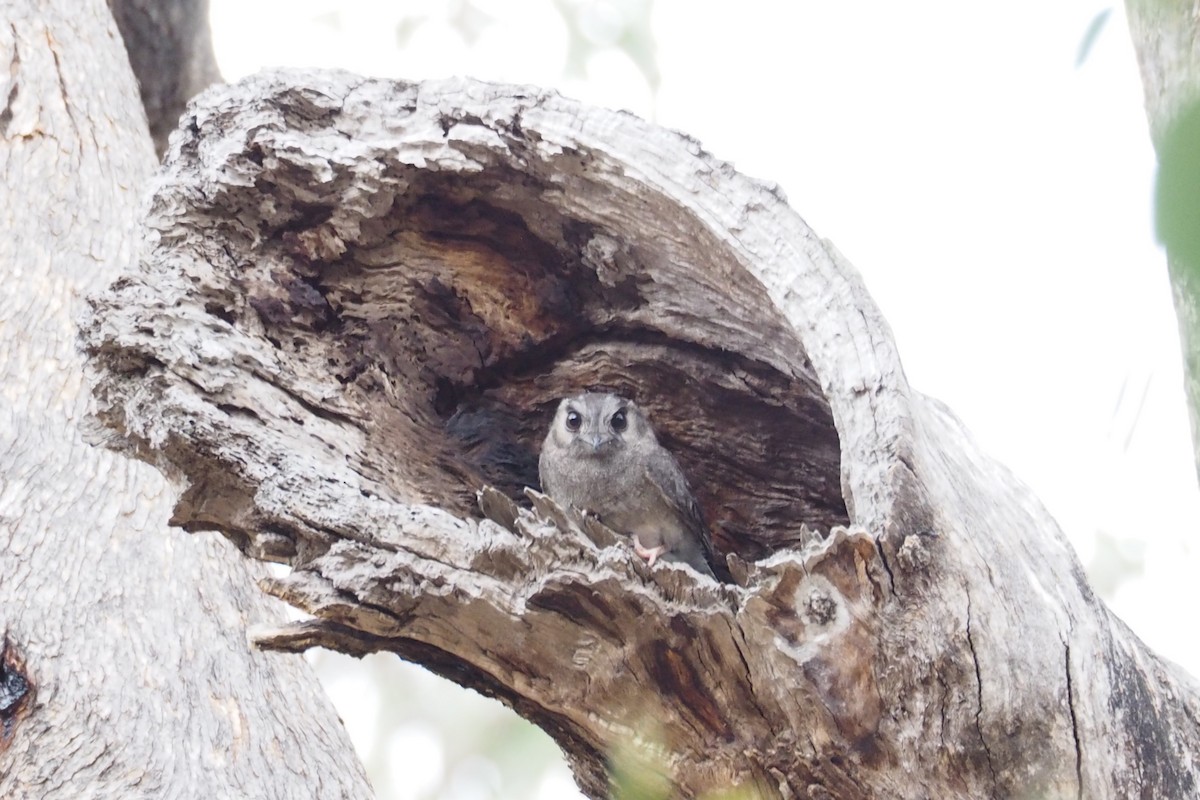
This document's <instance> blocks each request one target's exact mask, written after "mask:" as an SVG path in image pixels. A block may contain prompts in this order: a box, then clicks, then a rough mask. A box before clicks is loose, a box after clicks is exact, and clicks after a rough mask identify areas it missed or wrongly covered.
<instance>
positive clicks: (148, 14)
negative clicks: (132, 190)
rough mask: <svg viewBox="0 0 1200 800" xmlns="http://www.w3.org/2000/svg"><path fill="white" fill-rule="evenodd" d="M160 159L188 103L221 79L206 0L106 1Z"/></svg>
mask: <svg viewBox="0 0 1200 800" xmlns="http://www.w3.org/2000/svg"><path fill="white" fill-rule="evenodd" d="M109 5H110V6H111V7H112V13H113V17H114V18H115V19H116V21H117V28H118V29H119V30H120V31H121V38H122V39H123V40H124V42H125V49H126V51H127V52H128V53H129V63H130V65H131V66H132V67H133V74H134V75H135V76H137V82H138V89H139V91H140V93H141V96H142V105H143V106H144V107H145V109H146V118H147V120H149V122H150V136H151V137H153V139H154V149H155V150H156V151H157V152H158V154H159V156H161V155H162V154H163V153H164V152H165V151H166V149H167V137H168V136H169V135H170V134H171V131H173V130H175V128H176V126H177V125H178V124H179V116H180V114H182V113H183V109H184V107H185V106H186V105H187V102H188V100H191V99H192V98H193V97H195V96H196V95H197V94H199V93H200V92H201V91H202V90H204V89H206V88H207V87H209V86H211V85H212V84H214V83H217V82H218V81H220V80H221V71H220V69H219V68H218V67H217V59H216V56H215V55H214V54H213V48H212V36H211V34H210V30H209V26H208V0H109Z"/></svg>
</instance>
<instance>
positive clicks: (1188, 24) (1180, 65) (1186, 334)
mask: <svg viewBox="0 0 1200 800" xmlns="http://www.w3.org/2000/svg"><path fill="white" fill-rule="evenodd" d="M1125 9H1126V13H1127V14H1128V15H1129V30H1130V34H1131V35H1132V38H1133V46H1134V49H1135V50H1136V51H1137V57H1138V65H1139V66H1140V68H1141V73H1142V87H1143V89H1144V91H1145V97H1146V117H1147V118H1148V120H1149V122H1150V138H1151V139H1152V140H1153V142H1154V149H1155V151H1156V152H1157V153H1158V159H1159V179H1158V191H1157V193H1156V195H1157V196H1156V205H1157V208H1156V210H1155V214H1156V216H1157V218H1158V220H1157V221H1158V225H1157V227H1158V231H1159V236H1160V238H1161V239H1162V240H1163V242H1164V244H1165V245H1166V248H1167V267H1168V274H1169V275H1170V278H1171V298H1172V300H1173V301H1174V303H1175V315H1176V316H1177V317H1178V319H1179V336H1180V340H1181V342H1182V346H1183V362H1184V363H1183V366H1184V387H1185V388H1186V391H1187V399H1188V416H1189V418H1190V419H1191V423H1192V449H1193V452H1194V456H1195V457H1194V460H1195V462H1196V469H1197V472H1198V473H1200V46H1198V44H1197V43H1200V14H1198V13H1197V9H1196V6H1195V4H1194V3H1184V2H1178V0H1126V3H1125Z"/></svg>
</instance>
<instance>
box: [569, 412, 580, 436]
mask: <svg viewBox="0 0 1200 800" xmlns="http://www.w3.org/2000/svg"><path fill="white" fill-rule="evenodd" d="M582 424H583V416H582V415H581V414H580V413H579V412H578V411H568V412H567V430H569V431H571V432H572V433H574V432H575V431H577V430H579V426H580V425H582Z"/></svg>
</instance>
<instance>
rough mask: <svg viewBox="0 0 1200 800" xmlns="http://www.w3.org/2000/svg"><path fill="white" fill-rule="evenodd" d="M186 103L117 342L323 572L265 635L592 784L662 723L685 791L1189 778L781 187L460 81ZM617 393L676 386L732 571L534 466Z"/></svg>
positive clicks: (1147, 788)
mask: <svg viewBox="0 0 1200 800" xmlns="http://www.w3.org/2000/svg"><path fill="white" fill-rule="evenodd" d="M185 127H186V129H187V131H188V134H187V135H186V136H184V137H181V138H179V139H177V140H176V142H175V143H174V145H173V148H172V151H171V152H170V153H169V154H168V158H167V166H166V169H165V172H164V174H163V175H162V177H161V179H160V181H159V184H158V186H157V190H156V193H155V195H154V199H153V203H152V206H151V208H150V210H149V214H148V217H147V228H146V232H145V239H146V248H145V251H144V253H143V255H142V258H141V261H140V265H139V268H138V269H137V271H136V272H134V273H132V274H130V275H128V276H127V277H125V278H124V279H123V280H121V281H120V282H119V283H118V284H116V285H115V286H114V287H112V289H111V290H110V291H109V292H108V293H107V294H106V295H104V296H103V297H101V298H98V299H97V300H96V301H95V305H94V315H93V317H92V318H91V320H90V322H89V325H88V330H87V335H86V338H87V346H88V348H89V351H90V353H91V357H92V359H93V361H94V363H95V364H96V365H97V366H98V367H99V368H100V369H102V370H103V371H104V373H105V378H104V380H103V382H102V384H101V385H100V388H99V390H98V392H99V397H100V400H101V406H102V411H101V419H102V421H103V422H104V423H105V424H107V425H108V426H109V427H110V428H111V429H112V430H114V431H116V432H117V433H118V434H119V435H120V439H121V441H123V442H124V446H125V447H127V448H128V449H129V450H130V451H131V452H134V453H136V454H137V455H138V456H140V457H141V458H144V459H146V460H148V461H151V462H152V463H155V464H157V465H159V466H160V467H161V468H162V469H164V470H165V471H167V472H168V473H169V474H171V475H173V476H177V477H178V478H180V479H181V480H183V481H186V482H187V483H188V485H189V489H188V490H187V492H186V494H185V495H184V497H183V499H182V501H181V502H180V504H179V505H178V506H177V508H176V509H175V520H176V522H177V523H178V524H181V525H184V526H186V527H190V528H213V527H215V528H218V529H220V530H222V531H224V532H225V533H226V534H227V535H228V536H230V537H231V538H232V539H233V540H234V541H236V542H237V543H238V544H239V545H240V546H241V547H242V548H243V549H244V550H245V551H246V552H247V553H250V554H252V555H255V556H257V557H260V558H269V559H273V560H282V561H286V562H287V563H290V564H291V565H292V566H293V567H294V569H293V571H292V572H291V573H290V574H289V575H288V576H287V577H284V578H279V579H274V580H272V581H269V582H267V583H266V584H265V586H266V588H267V589H268V590H269V591H270V592H271V593H273V594H276V595H278V596H280V597H282V598H285V599H287V600H288V601H289V602H291V603H293V604H296V605H298V606H300V607H301V608H303V609H305V610H307V611H308V612H310V613H311V614H312V615H313V619H311V620H309V621H306V622H304V623H300V624H297V625H295V626H291V627H288V628H282V629H269V630H263V631H262V632H261V634H260V642H261V643H262V644H263V645H265V646H268V647H276V648H280V649H302V648H304V647H309V646H312V645H317V644H321V645H326V646H331V647H336V648H339V649H343V650H347V651H350V652H364V651H367V650H374V649H386V650H392V651H395V652H397V653H400V654H401V655H403V656H404V657H406V658H410V659H413V660H416V661H419V662H421V663H423V664H426V665H427V666H429V667H430V668H431V669H433V670H435V671H437V672H440V673H441V674H444V675H447V676H449V677H451V678H452V679H453V680H455V681H457V682H459V683H461V684H463V685H466V686H471V687H474V688H476V689H479V690H480V691H483V692H485V693H488V694H492V695H495V696H498V697H500V698H501V699H503V700H504V701H505V702H507V703H509V704H510V705H512V706H513V707H514V708H516V709H517V710H518V711H519V712H520V713H521V714H523V715H525V716H526V717H528V718H529V719H532V720H533V721H535V722H536V723H537V724H539V725H541V726H542V727H543V728H545V729H546V730H547V731H549V732H550V733H551V735H553V736H554V737H555V738H556V739H557V740H558V741H559V743H560V744H562V746H563V748H564V750H565V751H566V753H567V755H568V757H569V759H570V760H571V762H572V764H573V767H574V769H575V772H576V776H577V778H578V780H579V782H580V785H581V786H582V787H583V788H584V790H585V791H586V792H588V793H589V794H590V795H592V796H597V797H599V796H603V795H604V794H605V792H606V789H607V777H606V774H605V757H606V754H607V753H609V752H611V750H612V748H613V747H614V746H615V745H617V744H619V743H629V742H633V743H635V745H636V746H637V747H638V748H640V749H641V750H642V751H643V752H645V753H646V754H647V757H648V760H649V761H650V762H652V763H656V764H658V765H659V766H660V767H661V768H662V769H664V770H665V771H666V772H667V773H668V775H669V776H670V780H671V781H672V782H673V784H674V786H675V790H676V791H677V793H678V794H680V795H681V796H698V795H700V794H701V793H703V792H706V791H710V790H718V789H724V788H728V787H732V786H742V787H753V788H754V789H756V790H757V791H758V792H759V793H760V794H761V795H762V796H764V797H805V798H817V797H834V798H866V797H912V798H918V797H940V798H951V797H961V798H968V797H972V798H974V797H1012V796H1045V797H1088V798H1095V797H1128V796H1160V797H1169V796H1187V795H1188V794H1190V793H1192V791H1191V790H1192V788H1193V786H1194V782H1195V780H1196V774H1197V765H1196V763H1195V760H1194V758H1193V757H1192V756H1190V755H1187V754H1188V753H1193V752H1195V751H1196V747H1195V746H1196V744H1197V739H1198V738H1200V731H1198V730H1197V725H1196V720H1197V718H1198V712H1200V703H1198V702H1197V695H1196V687H1195V686H1194V685H1193V684H1192V682H1191V680H1190V679H1189V678H1188V677H1187V676H1185V675H1183V674H1181V673H1180V672H1179V671H1178V670H1177V669H1176V668H1175V667H1173V666H1172V665H1169V664H1165V663H1163V662H1161V661H1160V660H1159V659H1157V658H1156V657H1155V656H1154V655H1153V654H1151V653H1149V652H1148V651H1147V650H1146V649H1145V648H1144V646H1143V645H1142V644H1141V643H1140V642H1139V641H1138V640H1137V639H1136V638H1135V637H1134V636H1133V635H1132V634H1130V633H1129V632H1128V631H1127V630H1126V629H1125V628H1124V627H1123V626H1122V625H1121V624H1120V623H1119V622H1118V621H1116V620H1115V619H1114V618H1113V617H1112V616H1111V615H1110V614H1109V612H1108V611H1107V609H1105V607H1104V606H1103V605H1102V604H1101V603H1100V602H1099V600H1097V599H1096V597H1095V596H1094V595H1093V594H1092V593H1091V591H1090V590H1089V589H1088V586H1087V583H1086V581H1085V579H1084V577H1083V575H1082V572H1081V570H1080V567H1079V564H1078V561H1077V559H1076V557H1075V555H1074V553H1073V552H1072V550H1071V548H1070V547H1069V545H1068V544H1067V542H1066V541H1065V539H1064V538H1063V536H1062V535H1061V533H1060V532H1059V530H1058V529H1057V527H1056V526H1055V525H1054V523H1053V521H1052V520H1051V519H1050V518H1049V516H1048V515H1047V514H1046V512H1045V510H1044V509H1043V508H1042V507H1041V506H1040V504H1038V503H1037V501H1036V500H1035V499H1034V498H1033V497H1031V496H1030V495H1029V492H1028V490H1027V489H1025V487H1023V486H1022V485H1021V484H1020V483H1019V482H1018V481H1016V480H1015V479H1014V478H1012V477H1011V476H1010V475H1009V474H1008V473H1007V472H1006V471H1004V470H1003V469H1001V468H1000V467H998V466H997V465H996V464H994V463H993V462H991V461H990V460H988V459H987V458H986V457H984V456H982V455H981V454H979V453H978V451H977V450H976V448H975V446H974V444H973V443H972V442H971V440H970V438H969V436H968V435H967V434H966V432H965V431H963V430H962V429H961V427H960V426H959V424H958V423H957V422H956V421H955V420H954V418H953V416H952V415H951V414H950V413H949V412H948V411H946V410H945V409H944V408H943V407H941V406H940V405H939V404H937V403H935V402H933V401H930V400H929V399H927V398H925V397H923V396H921V395H919V394H917V393H915V392H913V391H912V390H911V389H910V388H909V387H908V385H907V382H906V381H905V378H904V374H903V371H902V369H901V366H900V362H899V359H898V357H897V354H896V351H895V346H894V344H893V342H892V338H891V334H890V332H889V331H888V329H887V326H886V324H885V323H884V321H883V320H882V318H881V317H880V314H879V312H878V309H877V308H876V307H875V306H874V304H873V303H872V301H871V300H870V298H869V296H868V295H867V294H866V292H865V290H864V288H863V287H862V285H861V282H860V280H859V278H858V276H857V275H856V273H855V272H854V270H853V268H852V267H850V266H849V265H847V264H846V263H845V262H844V260H842V259H841V258H840V256H839V255H838V254H837V253H836V251H835V250H834V249H833V248H832V247H831V246H830V245H828V244H827V243H824V242H822V241H821V240H820V239H818V238H817V237H816V236H815V235H814V234H813V233H812V232H811V231H810V230H809V229H808V228H807V227H806V226H805V225H804V223H803V222H802V221H801V220H800V219H799V217H797V216H796V215H795V214H794V213H793V212H792V211H791V210H790V209H788V207H787V205H786V203H785V202H784V199H783V198H782V196H781V194H780V192H779V191H778V190H776V189H775V188H773V187H771V186H769V185H766V184H762V183H759V182H755V181H753V180H750V179H748V178H746V177H744V176H741V175H739V174H738V173H736V172H735V171H734V170H733V169H732V168H731V167H730V166H729V165H727V164H724V163H722V162H720V161H719V160H717V159H715V158H713V157H712V156H710V155H708V154H707V153H705V152H704V151H703V150H701V149H700V147H699V146H698V145H697V144H696V143H695V142H694V141H692V140H690V139H688V138H687V137H685V136H682V135H680V134H678V133H674V132H671V131H666V130H663V129H660V128H656V127H654V126H652V125H649V124H647V123H645V122H643V121H641V120H639V119H637V118H635V117H632V116H630V115H627V114H620V113H612V112H607V111H600V110H596V109H589V108H585V107H582V106H580V105H578V104H576V103H573V102H570V101H567V100H564V99H562V98H560V97H558V96H557V95H555V94H553V93H548V92H542V91H537V90H533V89H528V88H518V87H508V86H495V85H489V84H482V83H475V82H470V81H464V80H455V81H447V82H432V83H424V84H405V83H391V82H384V81H372V80H365V79H362V78H356V77H352V76H349V75H345V74H340V73H305V72H292V73H281V74H274V75H264V76H259V77H257V78H254V79H251V80H249V81H247V82H244V83H242V84H239V85H237V86H233V87H222V88H219V89H214V90H212V91H210V92H209V93H207V94H206V95H205V96H204V97H203V98H202V99H201V100H200V101H199V102H198V103H197V104H196V105H194V106H193V108H192V110H191V112H190V116H189V118H188V119H187V120H186V125H185ZM584 387H591V388H606V389H613V390H617V391H621V392H623V393H626V394H628V395H630V396H632V397H634V398H636V399H637V400H638V401H639V402H640V403H641V404H642V405H644V406H645V407H646V408H647V409H648V410H649V414H650V416H651V418H652V419H653V420H654V422H655V424H656V426H657V427H658V428H659V429H660V430H661V432H662V434H663V436H662V438H663V439H664V441H665V442H666V443H667V445H668V446H669V447H671V449H672V450H673V451H674V452H675V453H676V454H677V455H678V456H679V459H680V461H681V463H682V465H683V466H684V469H685V471H686V472H687V473H688V475H689V477H690V478H691V480H692V483H693V485H694V486H695V487H696V490H697V495H698V498H699V500H700V502H701V504H702V506H703V508H704V511H705V513H706V515H707V517H708V518H709V519H710V520H711V522H712V524H713V529H714V541H715V544H716V547H717V549H718V551H719V552H720V553H721V554H722V555H724V556H726V557H727V559H728V564H727V565H728V570H727V571H726V574H724V575H723V576H722V577H723V578H724V580H723V581H722V582H714V581H711V580H708V579H707V578H703V577H701V576H698V575H696V574H695V573H694V572H692V571H691V570H689V569H687V568H684V567H677V566H672V565H662V566H658V567H656V568H654V569H650V568H648V567H646V566H645V564H644V563H643V562H641V561H640V560H639V559H638V558H637V557H636V556H634V555H633V554H632V552H631V551H630V549H629V547H628V546H627V544H626V543H625V542H624V541H622V540H621V539H620V537H619V536H617V535H616V534H613V533H612V532H609V531H607V530H606V529H604V528H603V526H601V525H599V524H598V523H596V522H595V521H594V520H586V519H583V518H580V517H578V516H577V515H576V514H575V513H574V512H572V511H570V510H564V509H560V508H558V507H556V506H555V505H554V504H553V503H552V502H550V501H549V500H548V499H547V498H544V497H542V496H541V495H539V494H538V493H537V492H536V491H529V492H525V491H524V487H526V486H533V487H536V473H535V466H534V465H535V461H536V452H537V447H538V443H539V440H540V438H541V436H542V435H543V431H544V429H545V425H546V424H547V421H548V419H549V415H550V413H551V411H552V408H553V403H554V401H555V399H556V398H558V397H559V396H561V395H562V394H564V393H566V392H568V391H575V390H578V389H580V388H584ZM479 509H483V511H482V512H481V511H480V510H479ZM813 531H815V532H816V535H814V534H813Z"/></svg>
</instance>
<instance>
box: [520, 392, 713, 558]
mask: <svg viewBox="0 0 1200 800" xmlns="http://www.w3.org/2000/svg"><path fill="white" fill-rule="evenodd" d="M538 471H539V473H540V476H541V480H542V491H544V492H545V493H546V494H548V495H550V497H551V498H552V499H554V500H555V502H557V503H558V504H559V505H563V506H567V505H570V506H574V507H575V508H576V509H577V510H579V511H590V512H592V513H594V514H595V515H596V516H598V517H599V518H600V521H601V522H603V523H604V524H605V525H607V526H608V527H610V528H612V529H613V530H614V531H616V532H618V533H623V534H626V535H627V536H629V537H630V538H631V539H632V540H633V542H634V549H635V550H636V551H637V553H638V555H640V556H642V557H643V558H645V559H646V560H647V561H649V563H650V564H652V565H653V563H654V560H655V559H656V558H658V557H660V556H661V557H662V558H664V559H667V560H670V561H679V562H683V563H685V564H689V565H691V566H692V567H693V568H695V569H696V570H698V571H699V572H702V573H704V574H705V575H712V574H713V572H712V567H711V566H710V565H709V560H710V558H711V553H712V545H711V543H710V542H709V536H708V527H707V526H706V525H705V524H704V519H703V517H702V515H701V513H700V507H699V506H698V505H697V504H696V498H695V497H694V496H693V495H692V490H691V488H690V487H689V486H688V482H687V478H685V477H684V475H683V471H682V470H681V469H680V468H679V463H678V462H677V461H676V460H675V457H674V456H672V455H671V454H670V453H669V452H667V450H666V449H664V448H663V446H662V445H661V444H659V443H658V438H657V437H656V436H655V435H654V429H653V428H652V427H651V426H650V422H649V421H648V420H647V419H646V416H645V415H644V414H643V413H642V412H641V410H640V409H639V408H638V407H637V406H636V405H634V404H633V403H632V402H630V401H629V400H626V399H625V398H623V397H618V396H617V395H614V394H599V393H595V392H587V393H585V394H581V395H577V396H575V397H568V398H566V399H564V400H563V401H562V402H561V403H559V406H558V411H557V412H556V413H555V415H554V422H552V423H551V424H550V431H549V432H548V433H547V434H546V439H545V441H544V442H543V444H542V454H541V457H540V458H539V460H538Z"/></svg>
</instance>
